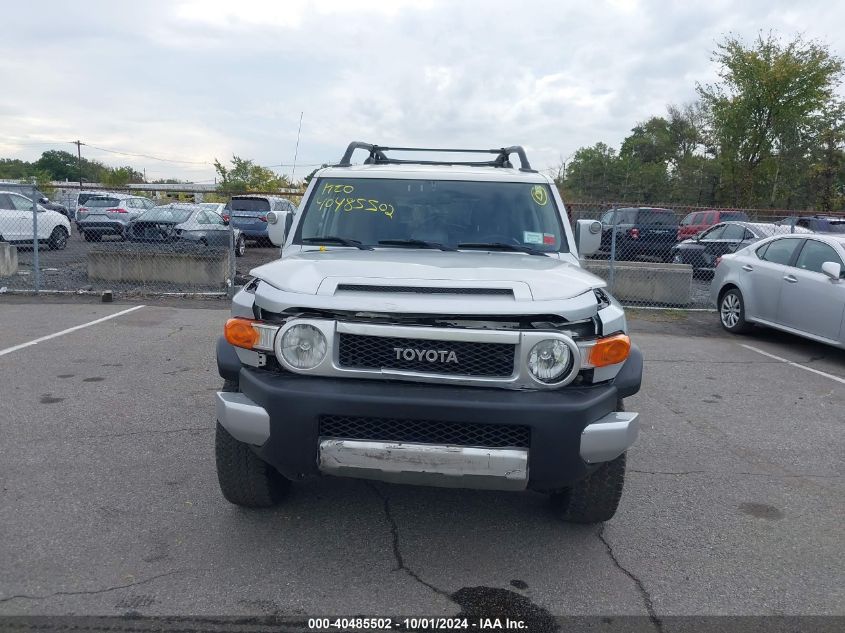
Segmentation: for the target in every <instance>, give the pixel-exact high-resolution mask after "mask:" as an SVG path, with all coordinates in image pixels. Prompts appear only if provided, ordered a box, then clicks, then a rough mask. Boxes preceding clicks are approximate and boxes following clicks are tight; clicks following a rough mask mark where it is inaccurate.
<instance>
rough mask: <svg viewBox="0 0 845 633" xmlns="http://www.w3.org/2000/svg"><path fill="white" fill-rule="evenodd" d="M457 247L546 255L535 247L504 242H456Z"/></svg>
mask: <svg viewBox="0 0 845 633" xmlns="http://www.w3.org/2000/svg"><path fill="white" fill-rule="evenodd" d="M458 248H480V249H485V250H491V251H493V250H498V251H516V252H518V253H525V254H527V255H539V256H540V257H545V256H546V253H544V252H543V251H538V250H537V249H536V248H531V247H530V246H521V245H517V244H507V243H506V242H462V243H460V244H458Z"/></svg>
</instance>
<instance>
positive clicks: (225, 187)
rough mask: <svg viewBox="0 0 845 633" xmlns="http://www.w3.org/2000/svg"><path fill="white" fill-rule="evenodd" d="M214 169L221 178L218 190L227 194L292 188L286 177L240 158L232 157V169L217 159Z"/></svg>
mask: <svg viewBox="0 0 845 633" xmlns="http://www.w3.org/2000/svg"><path fill="white" fill-rule="evenodd" d="M214 168H215V169H216V170H217V175H218V176H219V178H220V183H219V187H218V189H219V190H220V191H224V192H226V193H236V192H244V191H278V190H279V189H282V188H285V187H289V186H290V183H289V182H288V179H287V178H286V177H285V176H280V175H278V174H277V173H276V172H274V171H272V170H270V169H267V168H266V167H262V166H261V165H256V164H255V163H254V162H253V161H251V160H247V159H245V158H240V157H239V156H232V166H231V167H226V166H225V165H223V164H222V163H221V162H220V161H219V160H217V159H215V160H214Z"/></svg>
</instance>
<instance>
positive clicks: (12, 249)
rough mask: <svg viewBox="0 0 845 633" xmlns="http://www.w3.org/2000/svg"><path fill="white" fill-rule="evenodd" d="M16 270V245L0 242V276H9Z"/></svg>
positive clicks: (14, 273) (15, 272)
mask: <svg viewBox="0 0 845 633" xmlns="http://www.w3.org/2000/svg"><path fill="white" fill-rule="evenodd" d="M17 272H18V247H17V246H13V245H12V244H9V243H8V242H0V277H11V276H12V275H16V274H17Z"/></svg>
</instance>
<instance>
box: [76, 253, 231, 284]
mask: <svg viewBox="0 0 845 633" xmlns="http://www.w3.org/2000/svg"><path fill="white" fill-rule="evenodd" d="M133 246H135V248H133ZM118 247H122V248H118ZM228 276H229V253H228V251H226V250H225V249H217V250H211V249H202V248H197V249H186V248H175V249H173V248H167V247H161V248H150V247H146V246H144V247H140V245H138V246H136V245H133V244H114V245H111V244H109V245H102V246H101V247H99V248H92V249H91V250H89V251H88V278H89V279H92V280H93V279H96V280H101V281H113V282H115V283H121V282H142V283H153V282H157V283H170V284H173V285H174V286H178V287H180V288H192V287H198V286H214V287H220V288H223V287H225V286H226V279H227V278H228Z"/></svg>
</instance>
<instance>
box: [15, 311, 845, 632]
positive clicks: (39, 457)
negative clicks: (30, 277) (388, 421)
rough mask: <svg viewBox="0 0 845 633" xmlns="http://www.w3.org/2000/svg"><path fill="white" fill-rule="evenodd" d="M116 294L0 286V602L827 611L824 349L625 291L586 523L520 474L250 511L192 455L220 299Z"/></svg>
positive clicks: (836, 533)
mask: <svg viewBox="0 0 845 633" xmlns="http://www.w3.org/2000/svg"><path fill="white" fill-rule="evenodd" d="M135 305H137V304H118V303H115V304H97V303H90V302H88V303H81V302H73V303H63V302H58V301H45V302H38V303H34V302H32V301H31V300H24V299H20V300H10V299H9V298H8V297H7V298H0V323H2V324H3V325H2V327H0V436H2V442H0V480H2V492H0V495H1V496H0V525H2V526H3V530H2V531H3V538H2V539H0V560H2V561H3V563H2V565H0V615H11V614H15V615H17V614H69V613H77V614H104V615H127V614H129V615H133V614H142V615H156V614H194V615H220V614H230V615H239V614H243V615H246V614H250V615H267V614H285V615H320V614H329V613H331V614H365V615H375V614H385V613H404V614H418V615H422V614H425V615H441V614H442V615H449V614H457V613H459V612H467V610H468V609H469V610H471V609H473V608H479V607H478V605H482V604H490V603H491V601H492V603H495V604H498V605H503V607H509V606H514V607H517V606H518V607H519V608H522V609H529V610H530V609H534V610H536V611H537V612H539V613H548V614H553V615H559V614H568V615H579V614H583V615H590V614H603V615H608V614H614V615H623V614H631V615H651V616H652V618H653V620H654V619H655V618H663V617H665V616H670V615H725V614H727V615H730V614H744V615H752V614H753V615H758V614H762V615H771V614H787V615H801V614H839V615H843V614H845V607H843V605H845V589H843V588H845V572H843V565H842V552H843V546H845V538H844V537H843V531H842V524H843V519H845V513H843V508H845V485H843V484H845V472H843V460H842V455H843V453H845V441H843V437H845V435H843V414H842V411H843V405H845V353H843V352H842V351H838V350H835V349H833V348H829V347H824V346H821V345H816V344H813V343H808V342H806V341H803V340H801V339H798V338H795V337H791V336H787V335H782V334H778V333H774V332H771V331H764V330H760V331H758V332H757V333H755V334H753V335H750V336H746V337H735V336H729V335H726V334H724V333H723V332H722V331H721V330H720V329H719V327H718V325H717V324H716V316H715V315H714V314H709V313H705V314H694V315H685V314H682V313H675V312H659V313H658V312H655V313H647V312H643V313H632V317H633V318H632V331H633V338H634V340H635V342H637V343H638V344H639V345H640V346H641V347H642V349H643V351H644V354H645V359H646V361H645V375H644V384H643V389H642V391H641V392H640V393H639V394H638V395H636V396H634V397H632V398H630V399H629V400H627V401H626V405H627V407H628V409H629V410H633V411H639V412H640V413H641V416H642V417H641V420H642V422H643V424H642V430H641V433H640V437H639V439H638V442H637V444H636V445H635V446H634V448H633V449H632V450H631V451H630V452H629V471H628V479H627V481H626V486H625V492H624V495H623V498H622V503H621V507H620V509H619V512H618V514H617V515H616V517H615V518H614V519H613V520H612V521H610V522H608V523H607V524H605V525H604V526H573V525H567V524H565V523H561V522H560V521H559V520H558V519H557V517H555V516H554V514H553V513H552V512H551V509H550V507H549V505H548V504H547V500H546V498H545V497H544V496H543V495H540V494H536V493H531V492H525V493H499V492H488V491H484V492H479V491H463V490H449V489H434V488H422V487H406V486H398V485H387V484H373V483H365V482H362V481H354V480H342V479H332V478H325V479H321V480H317V481H312V482H308V483H299V484H295V485H294V486H293V489H292V493H291V495H290V496H289V498H288V499H287V500H286V502H285V503H284V504H283V505H281V506H279V507H278V508H277V509H273V510H267V511H247V510H243V509H239V508H236V507H234V506H232V505H230V504H228V503H227V502H226V501H225V500H224V499H223V497H222V496H221V495H220V492H219V490H218V488H217V481H216V474H215V468H214V449H213V443H214V392H215V390H217V389H218V388H219V386H220V384H221V380H220V378H219V377H218V376H217V373H216V367H215V362H214V341H215V338H216V336H217V334H218V332H219V331H220V329H221V326H222V323H223V321H224V320H225V318H226V316H227V312H226V310H225V309H224V308H223V304H222V303H221V304H211V303H205V304H203V303H190V304H189V303H177V302H170V303H169V304H156V305H147V306H145V307H141V308H139V309H136V310H133V311H130V312H125V311H126V310H129V309H131V308H133V307H134V306H135ZM186 306H189V307H186ZM121 312H123V314H121V315H120V316H116V317H114V318H109V319H107V320H103V321H100V322H98V323H96V324H94V325H90V326H86V327H82V328H80V329H75V330H73V331H70V332H66V333H61V332H63V331H64V330H67V329H69V328H73V327H75V326H78V325H84V324H86V323H90V322H92V321H95V320H99V319H104V318H106V317H109V316H110V315H114V314H116V313H121ZM53 334H57V335H56V336H54V337H53V338H48V339H45V340H41V341H40V342H38V343H37V344H32V345H27V346H22V345H26V344H27V343H28V342H31V341H33V340H37V339H40V338H42V337H45V336H49V335H53ZM743 345H747V346H748V347H744V346H743ZM766 354H769V356H767V355H766ZM773 356H774V358H773ZM786 361H790V362H791V363H793V364H790V362H786ZM806 368H810V369H813V370H815V371H808V370H807V369H806ZM837 378H838V380H837ZM485 601H486V602H485Z"/></svg>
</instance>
